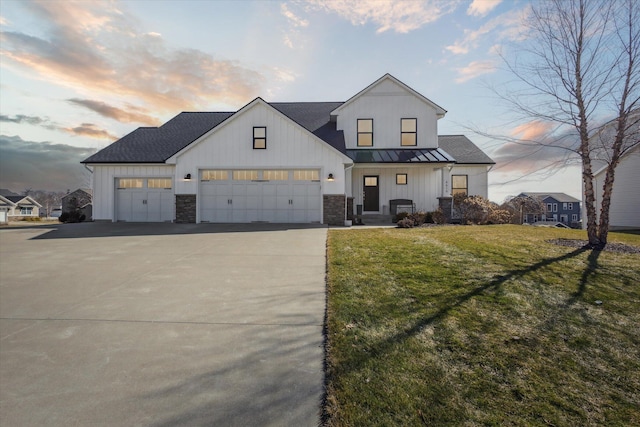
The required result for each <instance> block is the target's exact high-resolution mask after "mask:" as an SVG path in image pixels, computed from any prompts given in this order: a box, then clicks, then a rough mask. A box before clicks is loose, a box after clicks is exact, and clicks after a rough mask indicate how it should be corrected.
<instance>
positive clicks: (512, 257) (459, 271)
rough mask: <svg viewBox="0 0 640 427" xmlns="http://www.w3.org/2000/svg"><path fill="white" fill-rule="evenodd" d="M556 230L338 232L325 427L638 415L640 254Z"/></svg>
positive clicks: (608, 420) (576, 421)
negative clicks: (582, 244) (599, 248)
mask: <svg viewBox="0 0 640 427" xmlns="http://www.w3.org/2000/svg"><path fill="white" fill-rule="evenodd" d="M554 238H569V239H585V238H586V235H585V233H584V232H583V231H576V230H559V229H548V228H533V227H522V226H466V227H436V228H419V229H360V230H358V229H354V230H331V231H330V232H329V243H328V245H329V246H328V256H329V261H328V265H329V267H328V269H329V270H328V286H329V301H328V321H327V334H328V337H327V342H328V346H327V347H328V349H327V399H326V407H325V415H326V419H327V423H326V424H327V425H331V426H365V425H366V426H373V425H380V426H390V425H428V426H438V425H455V426H459V425H462V426H465V425H466V426H473V425H518V426H530V425H556V426H578V425H580V426H587V425H612V426H628V425H640V255H638V254H620V253H611V252H606V251H603V252H591V251H585V250H581V249H575V248H568V247H562V246H557V245H553V244H550V243H547V242H546V240H548V239H554ZM609 241H618V242H622V243H626V244H631V245H635V246H640V236H637V235H631V234H617V233H611V234H610V237H609ZM598 300H599V301H602V304H601V305H598V304H596V303H595V301H598Z"/></svg>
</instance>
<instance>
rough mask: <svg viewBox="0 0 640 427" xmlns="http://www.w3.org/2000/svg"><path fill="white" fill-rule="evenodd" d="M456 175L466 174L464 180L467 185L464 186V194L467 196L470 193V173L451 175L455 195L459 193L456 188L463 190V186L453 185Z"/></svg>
mask: <svg viewBox="0 0 640 427" xmlns="http://www.w3.org/2000/svg"><path fill="white" fill-rule="evenodd" d="M456 176H464V182H465V184H466V186H465V187H464V194H466V195H467V196H468V195H469V175H451V195H452V196H455V195H456V194H457V193H456V191H455V190H462V189H463V187H454V186H453V181H454V179H453V178H454V177H456Z"/></svg>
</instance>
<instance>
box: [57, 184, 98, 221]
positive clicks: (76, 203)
mask: <svg viewBox="0 0 640 427" xmlns="http://www.w3.org/2000/svg"><path fill="white" fill-rule="evenodd" d="M92 198H93V191H92V190H91V189H90V188H78V189H77V190H75V191H72V192H71V193H67V194H65V195H64V196H62V212H70V211H71V210H72V209H74V208H78V209H80V211H81V212H82V214H83V215H84V216H85V218H86V221H91V218H92V211H93V205H92Z"/></svg>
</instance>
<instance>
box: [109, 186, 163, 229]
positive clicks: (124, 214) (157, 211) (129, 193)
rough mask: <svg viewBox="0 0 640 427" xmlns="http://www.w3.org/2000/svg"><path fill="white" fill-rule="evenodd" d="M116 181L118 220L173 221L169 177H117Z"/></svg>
mask: <svg viewBox="0 0 640 427" xmlns="http://www.w3.org/2000/svg"><path fill="white" fill-rule="evenodd" d="M116 181H117V188H116V219H117V220H118V221H129V222H171V221H173V218H174V205H175V203H174V196H173V188H172V187H173V186H172V180H171V178H118V179H117V180H116Z"/></svg>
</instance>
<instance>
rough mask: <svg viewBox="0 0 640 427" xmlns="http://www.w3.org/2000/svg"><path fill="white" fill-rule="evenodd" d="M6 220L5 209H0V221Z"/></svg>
mask: <svg viewBox="0 0 640 427" xmlns="http://www.w3.org/2000/svg"><path fill="white" fill-rule="evenodd" d="M4 222H7V211H5V210H4V209H0V223H4Z"/></svg>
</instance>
